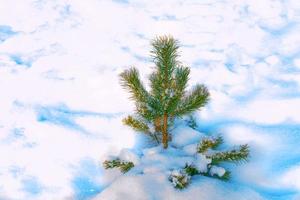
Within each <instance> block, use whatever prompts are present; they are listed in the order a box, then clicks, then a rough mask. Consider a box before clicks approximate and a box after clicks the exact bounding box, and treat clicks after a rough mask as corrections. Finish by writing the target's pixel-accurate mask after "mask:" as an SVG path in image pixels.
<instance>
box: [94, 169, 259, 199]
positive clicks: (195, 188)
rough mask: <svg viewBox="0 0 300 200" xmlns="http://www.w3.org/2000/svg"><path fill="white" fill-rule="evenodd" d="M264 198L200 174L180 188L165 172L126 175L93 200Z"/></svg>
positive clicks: (250, 191)
mask: <svg viewBox="0 0 300 200" xmlns="http://www.w3.org/2000/svg"><path fill="white" fill-rule="evenodd" d="M108 199H109V200H124V199H128V200H149V199H161V200H169V199H172V200H195V199H205V200H226V199H227V200H263V197H261V196H260V195H259V194H257V193H256V192H254V191H252V190H247V189H244V188H240V187H239V186H231V185H229V184H227V183H224V182H222V183H220V181H217V180H214V179H209V178H206V177H201V178H200V177H199V178H198V179H197V180H196V181H195V180H194V182H193V184H191V185H190V186H189V187H188V188H187V189H185V190H182V191H179V190H177V189H175V188H174V187H173V185H172V184H170V182H169V180H168V179H167V177H166V176H165V174H162V173H155V174H144V175H125V176H122V177H121V178H119V179H117V181H115V182H114V183H112V185H110V187H108V188H106V189H105V190H104V191H103V192H102V193H100V194H99V195H97V196H96V197H95V198H94V199H93V200H108Z"/></svg>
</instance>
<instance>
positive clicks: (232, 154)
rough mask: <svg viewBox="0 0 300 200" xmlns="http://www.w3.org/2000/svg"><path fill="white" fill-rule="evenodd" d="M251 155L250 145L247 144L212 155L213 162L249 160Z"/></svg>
mask: <svg viewBox="0 0 300 200" xmlns="http://www.w3.org/2000/svg"><path fill="white" fill-rule="evenodd" d="M248 157H249V146H248V145H247V144H245V145H240V146H239V148H238V149H233V150H230V151H225V152H217V153H215V154H213V155H212V156H211V159H212V163H213V164H219V163H220V162H234V163H242V162H247V161H248Z"/></svg>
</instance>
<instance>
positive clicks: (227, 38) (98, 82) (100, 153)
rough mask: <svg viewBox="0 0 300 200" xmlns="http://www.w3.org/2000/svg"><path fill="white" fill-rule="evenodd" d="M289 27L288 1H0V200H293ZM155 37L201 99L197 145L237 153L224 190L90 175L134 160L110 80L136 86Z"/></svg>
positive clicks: (205, 183) (294, 99) (294, 118)
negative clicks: (174, 46) (130, 77)
mask: <svg viewBox="0 0 300 200" xmlns="http://www.w3.org/2000/svg"><path fill="white" fill-rule="evenodd" d="M299 22H300V1H299V0H285V1H282V0H259V1H256V0H252V1H251V0H236V1H230V0H228V1H226V0H215V1H213V0H202V1H198V0H181V1H180V0H178V1H175V0H174V1H169V0H164V1H162V0H151V1H142V0H112V1H109V0H86V1H83V0H69V1H68V0H34V1H33V0H0V199H1V200H2V199H3V200H10V199H12V200H14V199H16V200H19V199H20V200H23V199H26V200H27V199H42V200H47V199H51V200H60V199H92V198H94V197H96V199H97V198H98V199H106V200H108V199H114V198H116V199H117V197H113V196H112V195H115V194H117V192H118V194H120V195H122V193H123V196H122V198H123V199H134V198H135V197H134V195H133V196H132V197H131V198H130V197H129V196H128V197H126V195H124V194H126V191H127V192H128V191H129V192H130V193H131V194H135V192H136V193H139V192H140V193H141V194H142V195H143V193H142V192H145V195H146V194H147V191H155V190H156V191H157V193H163V192H165V193H168V195H171V196H169V197H168V198H167V197H166V196H164V194H161V195H158V196H160V197H162V198H163V197H165V199H201V198H202V199H233V200H235V199H251V200H256V199H276V200H277V199H280V200H288V199H294V200H296V199H300V194H299V192H300V147H299V146H300V23H299ZM161 34H171V35H173V36H174V37H175V38H177V39H178V40H179V41H180V42H181V49H180V51H181V54H182V56H181V58H180V59H181V61H182V62H183V63H185V64H186V65H188V66H190V67H191V68H192V70H191V80H190V86H191V85H193V84H194V83H204V84H206V85H207V86H208V88H209V90H210V92H211V95H212V98H211V101H210V103H209V104H208V105H207V106H206V107H205V108H204V109H202V111H201V112H198V113H197V115H198V118H197V121H198V123H199V131H201V132H204V133H207V134H209V133H220V134H222V135H223V136H224V138H225V141H226V143H227V144H228V145H238V144H242V143H248V144H249V145H250V147H251V158H250V161H249V162H248V163H246V164H243V165H239V166H237V167H235V168H233V169H234V170H233V171H232V179H231V181H229V182H228V183H225V182H221V181H218V180H214V179H208V178H205V177H203V179H201V178H199V179H200V180H199V181H196V182H195V183H193V182H192V184H191V186H190V188H188V189H187V190H185V191H183V192H178V191H176V190H175V189H172V186H171V184H170V186H169V185H163V186H161V187H160V186H159V185H155V184H156V183H157V182H155V181H154V180H156V181H157V177H156V178H155V177H153V175H148V176H145V177H140V176H139V177H136V178H134V177H132V176H128V177H127V179H126V176H124V177H122V178H121V179H119V180H118V181H116V182H113V183H112V180H111V178H110V177H109V176H106V175H104V170H103V168H102V167H101V160H102V159H103V157H104V156H105V155H107V154H110V153H116V152H118V151H119V150H120V149H122V148H132V149H135V150H136V151H137V152H138V151H139V150H140V149H139V144H138V139H137V137H136V133H135V132H134V131H132V130H131V129H130V128H127V127H125V126H123V125H122V123H121V119H122V117H124V116H125V115H126V114H129V113H131V112H132V111H133V104H132V102H130V101H129V100H128V94H127V93H126V92H125V91H124V90H123V89H122V88H121V87H120V85H119V80H118V74H119V73H120V72H121V71H122V70H124V69H126V68H128V67H129V66H132V65H134V66H136V67H137V68H138V69H139V70H140V72H141V76H142V77H143V80H146V78H147V76H148V74H149V72H151V67H152V66H153V64H152V63H151V62H150V59H149V50H150V45H149V44H150V40H151V39H153V38H154V37H155V36H157V35H161ZM145 82H147V81H145ZM150 170H151V169H150ZM105 173H106V172H105ZM162 176H163V175H162ZM130 181H132V184H131V185H130V187H129V186H127V184H128V182H130ZM111 183H112V184H111ZM145 186H149V188H150V189H149V188H148V189H147V188H146V189H145ZM143 190H144V191H143ZM162 190H163V191H162ZM124 192H125V193H124ZM147 195H150V196H149V197H147V196H145V199H155V194H152V195H154V196H153V197H151V193H149V192H148V194H147ZM172 195H173V196H172ZM201 195H202V196H201ZM242 196H244V198H242ZM156 197H157V196H156ZM197 197H198V198H197Z"/></svg>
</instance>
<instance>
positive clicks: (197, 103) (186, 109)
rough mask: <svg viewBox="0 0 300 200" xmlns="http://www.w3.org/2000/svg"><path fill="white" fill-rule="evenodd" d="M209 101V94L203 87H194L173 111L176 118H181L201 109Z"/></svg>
mask: <svg viewBox="0 0 300 200" xmlns="http://www.w3.org/2000/svg"><path fill="white" fill-rule="evenodd" d="M208 100H209V92H208V90H207V88H206V87H205V86H204V85H196V87H194V88H193V89H192V91H191V92H190V94H188V95H187V96H185V97H184V98H183V99H182V102H181V104H180V105H179V106H178V108H177V110H176V111H175V115H176V116H182V115H185V114H188V113H191V112H194V111H196V110H197V109H199V108H201V107H203V106H204V105H205V104H206V103H207V102H208Z"/></svg>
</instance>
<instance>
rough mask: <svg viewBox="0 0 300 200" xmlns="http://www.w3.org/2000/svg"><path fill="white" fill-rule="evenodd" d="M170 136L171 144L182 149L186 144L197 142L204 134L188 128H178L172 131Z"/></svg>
mask: <svg viewBox="0 0 300 200" xmlns="http://www.w3.org/2000/svg"><path fill="white" fill-rule="evenodd" d="M172 136H173V138H172V144H173V145H175V146H176V147H183V146H186V145H188V144H193V143H196V142H199V141H200V139H201V138H202V137H203V136H204V134H203V133H200V132H198V131H196V130H194V129H192V128H190V127H186V126H179V127H177V128H176V129H175V130H174V131H173V135H172Z"/></svg>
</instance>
